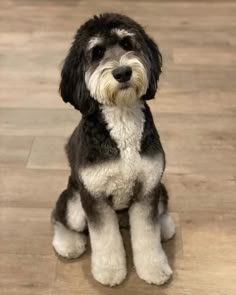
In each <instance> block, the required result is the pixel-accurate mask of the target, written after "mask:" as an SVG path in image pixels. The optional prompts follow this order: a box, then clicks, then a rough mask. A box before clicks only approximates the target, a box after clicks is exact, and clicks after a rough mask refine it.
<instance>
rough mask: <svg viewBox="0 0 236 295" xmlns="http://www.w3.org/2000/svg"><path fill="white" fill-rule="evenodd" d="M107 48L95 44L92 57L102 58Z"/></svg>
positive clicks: (95, 58) (94, 58)
mask: <svg viewBox="0 0 236 295" xmlns="http://www.w3.org/2000/svg"><path fill="white" fill-rule="evenodd" d="M105 51H106V49H105V48H104V47H102V46H95V47H94V48H93V50H92V59H93V61H95V60H100V59H101V58H103V56H104V54H105Z"/></svg>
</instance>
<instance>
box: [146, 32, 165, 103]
mask: <svg viewBox="0 0 236 295" xmlns="http://www.w3.org/2000/svg"><path fill="white" fill-rule="evenodd" d="M144 34H145V35H144V39H145V41H146V45H147V54H148V58H149V62H150V78H149V85H148V89H147V92H146V94H145V95H144V96H143V99H146V100H148V99H153V98H154V97H155V93H156V91H157V83H158V80H159V76H160V74H161V68H162V55H161V53H160V51H159V48H158V46H157V45H156V43H155V42H154V41H153V40H152V39H151V38H150V37H149V36H148V35H147V34H146V33H144Z"/></svg>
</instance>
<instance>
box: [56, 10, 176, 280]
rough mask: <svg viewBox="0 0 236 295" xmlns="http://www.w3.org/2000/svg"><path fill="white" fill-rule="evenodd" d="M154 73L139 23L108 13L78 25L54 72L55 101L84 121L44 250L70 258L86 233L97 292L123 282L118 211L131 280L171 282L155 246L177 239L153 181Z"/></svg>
mask: <svg viewBox="0 0 236 295" xmlns="http://www.w3.org/2000/svg"><path fill="white" fill-rule="evenodd" d="M161 68H162V56H161V53H160V51H159V48H158V46H157V45H156V44H155V42H154V41H153V40H152V39H151V38H150V37H149V36H148V35H147V33H146V32H145V31H144V29H143V28H142V26H141V25H139V24H138V23H136V22H135V21H134V20H132V19H131V18H129V17H127V16H124V15H120V14H115V13H104V14H101V15H99V16H94V17H93V18H91V19H90V20H88V21H87V22H86V23H85V24H83V25H82V26H81V27H80V28H79V30H78V31H77V33H76V35H75V39H74V42H73V44H72V46H71V48H70V50H69V53H68V55H67V57H66V59H65V62H64V65H63V68H62V72H61V82H60V93H61V96H62V98H63V100H64V101H65V102H69V103H71V104H72V105H73V106H74V107H75V109H77V110H79V111H80V112H81V114H82V119H81V121H80V123H79V125H78V127H77V128H76V129H75V131H74V132H73V134H72V136H71V137H70V139H69V141H68V144H67V145H66V152H67V155H68V160H69V164H70V167H71V173H70V177H69V181H68V186H67V188H66V189H65V190H64V191H63V192H62V194H61V195H60V197H59V199H58V201H57V203H56V206H55V208H54V210H53V214H52V222H53V227H54V237H53V243H52V244H53V247H54V249H55V251H56V252H57V253H58V254H59V255H60V256H63V257H66V258H69V259H72V258H77V257H79V256H80V255H81V254H82V253H84V251H85V249H86V242H87V234H86V231H88V232H89V237H90V242H91V249H92V254H91V255H92V257H91V269H92V274H93V277H94V278H95V279H96V280H97V281H98V282H100V283H101V284H104V285H108V286H115V285H118V284H120V283H121V282H122V281H123V280H124V279H125V277H126V275H127V268H126V254H125V249H124V245H123V240H122V236H121V233H120V226H119V221H118V217H117V216H118V215H119V213H120V212H124V211H126V212H128V216H129V226H130V234H131V244H132V251H133V261H134V265H135V269H136V271H137V274H138V276H139V277H140V278H141V279H143V280H145V281H146V282H147V283H150V284H156V285H162V284H164V283H165V282H167V281H168V280H169V278H170V277H171V275H172V270H171V268H170V266H169V264H168V260H167V257H166V255H165V253H164V251H163V249H162V245H161V240H164V241H166V240H168V239H171V238H172V237H173V236H174V234H175V225H174V222H173V220H172V219H171V217H170V215H169V213H168V194H167V190H166V188H165V186H164V184H162V182H161V179H162V175H163V172H164V169H165V153H164V150H163V148H162V145H161V142H160V138H159V135H158V132H157V130H156V128H155V125H154V121H153V118H152V114H151V111H150V109H149V107H148V104H147V100H150V99H153V98H154V96H155V93H156V91H157V86H158V84H157V83H158V80H159V76H160V74H161Z"/></svg>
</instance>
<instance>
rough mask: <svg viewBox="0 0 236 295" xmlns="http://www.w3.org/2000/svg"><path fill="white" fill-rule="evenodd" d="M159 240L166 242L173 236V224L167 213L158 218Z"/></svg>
mask: <svg viewBox="0 0 236 295" xmlns="http://www.w3.org/2000/svg"><path fill="white" fill-rule="evenodd" d="M160 226H161V240H162V241H163V242H166V241H168V240H170V239H172V238H173V236H174V235H175V230H176V229H175V224H174V221H173V219H172V217H171V216H170V215H169V213H165V214H163V215H162V216H160Z"/></svg>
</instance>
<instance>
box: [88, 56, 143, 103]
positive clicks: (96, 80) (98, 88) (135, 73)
mask: <svg viewBox="0 0 236 295" xmlns="http://www.w3.org/2000/svg"><path fill="white" fill-rule="evenodd" d="M119 66H130V67H131V68H132V76H131V79H130V81H129V87H128V88H126V89H120V83H119V82H118V81H117V80H116V79H115V78H114V77H113V75H112V71H113V70H114V69H116V68H117V67H119ZM85 82H86V85H87V87H88V89H89V91H90V94H91V96H92V97H94V98H95V99H96V100H97V101H99V102H100V103H102V104H105V105H132V104H133V103H134V102H135V101H137V99H139V98H140V97H141V96H142V95H144V94H145V93H146V91H147V87H148V77H147V73H146V69H145V67H144V65H143V64H142V62H141V61H140V60H139V58H138V57H136V56H135V55H134V53H133V52H132V51H130V52H127V53H125V54H124V55H123V56H122V57H121V58H120V60H119V62H118V61H115V60H114V61H110V62H106V63H105V64H103V63H100V65H98V67H97V68H96V70H95V71H94V72H92V73H90V71H87V72H86V74H85Z"/></svg>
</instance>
